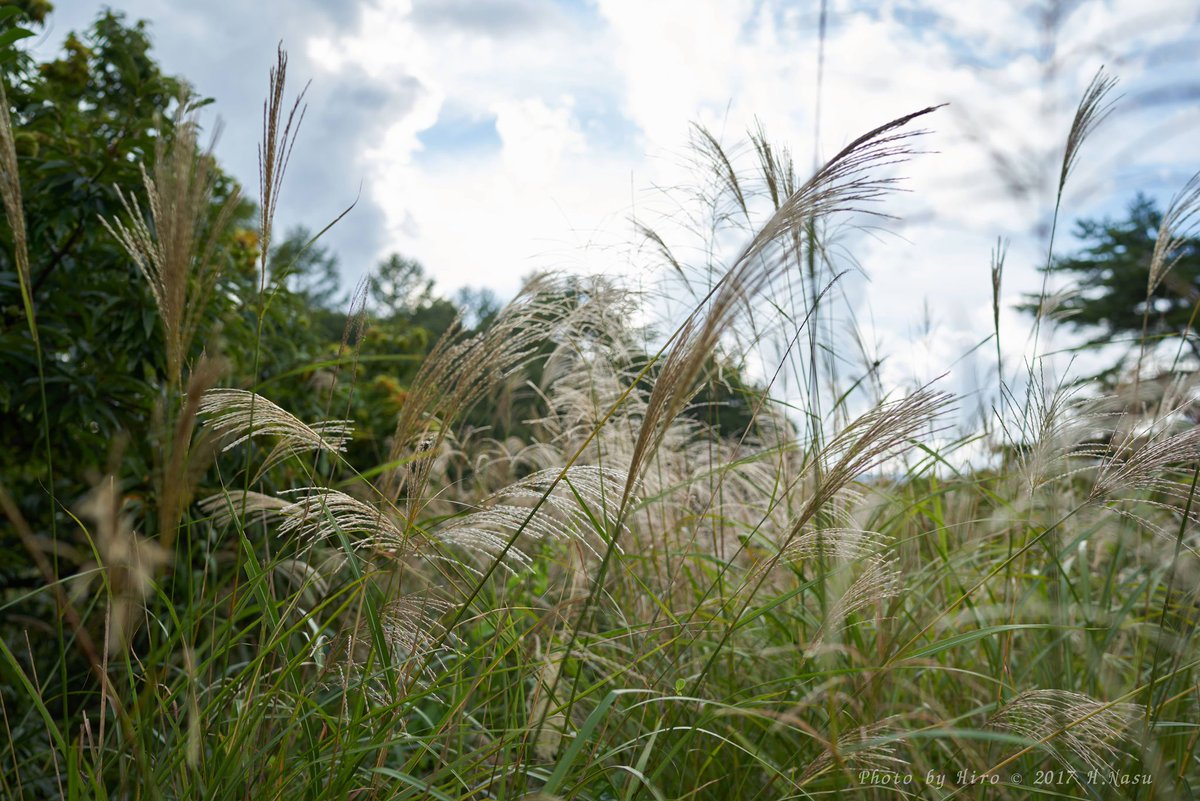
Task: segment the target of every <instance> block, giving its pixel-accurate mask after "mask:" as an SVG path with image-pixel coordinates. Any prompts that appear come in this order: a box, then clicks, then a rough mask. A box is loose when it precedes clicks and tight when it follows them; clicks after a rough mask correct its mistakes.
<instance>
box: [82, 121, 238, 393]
mask: <svg viewBox="0 0 1200 801" xmlns="http://www.w3.org/2000/svg"><path fill="white" fill-rule="evenodd" d="M185 106H186V104H185V103H181V104H180V111H179V113H178V114H177V115H176V117H175V132H174V136H173V137H172V139H171V141H170V144H169V145H168V144H167V143H166V142H165V141H163V140H162V139H160V140H159V142H158V144H157V146H156V148H155V153H154V170H153V175H151V174H148V173H147V172H146V169H145V167H144V166H143V167H142V168H141V169H142V185H143V187H144V189H145V192H146V200H147V204H148V206H149V219H148V220H147V217H146V215H145V214H143V212H142V209H141V206H140V204H139V203H138V201H137V200H136V198H132V197H126V196H125V194H124V193H122V192H121V190H120V189H119V188H118V189H117V195H118V197H119V198H120V200H121V205H122V206H123V208H124V210H125V214H126V216H127V217H128V218H129V221H128V223H126V222H123V221H121V220H119V219H114V220H111V221H110V220H106V219H103V218H101V220H100V222H101V224H103V225H104V227H105V229H107V230H108V232H109V233H110V234H112V236H113V237H114V238H115V239H116V240H117V241H118V242H119V243H120V244H121V247H122V248H124V249H125V252H126V253H127V254H128V255H129V258H130V259H132V260H133V263H134V264H135V265H137V268H138V270H140V271H141V273H142V275H143V276H144V277H145V279H146V283H147V284H148V285H149V287H150V293H151V295H153V297H154V303H155V306H157V308H158V315H159V319H160V320H161V321H162V326H163V332H164V335H165V340H166V351H167V353H166V355H167V375H168V377H169V379H170V380H171V382H172V384H173V385H174V386H176V387H178V386H180V382H181V380H182V370H183V362H184V359H186V358H187V354H188V350H189V349H190V347H191V343H192V340H193V338H194V337H195V334H196V331H197V328H198V327H199V325H200V321H201V320H202V319H203V316H204V311H205V307H206V306H207V303H208V299H209V297H210V296H211V294H212V291H213V288H214V286H215V285H216V282H217V279H218V278H219V277H220V274H221V269H222V265H223V263H224V262H223V260H222V259H221V258H219V257H218V255H217V253H216V251H217V245H218V243H219V242H220V239H221V236H222V234H223V233H224V231H225V229H226V228H227V227H228V225H229V223H230V222H231V221H232V219H233V214H234V211H235V209H236V207H237V204H238V200H239V196H238V192H237V190H234V191H232V192H230V194H229V197H227V198H226V199H225V200H224V201H223V202H222V203H221V205H220V206H219V207H218V208H217V209H216V210H215V211H214V210H213V208H212V200H213V192H214V191H215V189H216V181H217V169H216V159H215V158H214V157H213V154H212V145H210V146H209V148H208V149H207V150H205V151H203V152H201V151H200V150H199V147H198V138H199V125H198V123H197V122H196V119H195V117H192V116H185V115H184V111H183V109H184V107H185ZM214 139H215V138H214Z"/></svg>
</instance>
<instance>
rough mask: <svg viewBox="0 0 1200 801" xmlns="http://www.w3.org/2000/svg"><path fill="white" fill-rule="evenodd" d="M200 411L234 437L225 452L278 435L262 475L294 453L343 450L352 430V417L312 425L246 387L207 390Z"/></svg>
mask: <svg viewBox="0 0 1200 801" xmlns="http://www.w3.org/2000/svg"><path fill="white" fill-rule="evenodd" d="M199 413H200V416H201V417H203V418H207V420H208V425H209V427H210V428H212V429H213V430H214V431H215V432H216V433H218V434H220V435H223V436H229V437H232V438H233V439H232V440H231V441H229V442H227V443H226V444H225V447H224V448H223V449H222V450H225V451H228V450H229V449H231V448H234V447H236V446H238V445H240V444H242V443H243V442H246V441H247V440H249V439H251V438H252V437H258V436H273V437H278V438H279V441H278V442H277V443H276V445H275V447H274V448H273V449H272V450H271V452H270V453H268V454H267V458H266V459H264V460H263V463H262V465H261V466H260V467H259V469H258V475H259V476H261V475H262V474H263V473H265V472H266V471H267V470H268V469H270V468H271V467H273V466H274V465H276V464H278V463H279V462H280V461H282V460H283V459H286V458H287V457H288V456H292V455H294V454H299V453H305V452H308V451H318V450H322V451H329V452H331V453H340V452H343V451H345V450H346V443H347V442H349V441H350V437H351V434H352V432H353V426H352V422H351V421H350V420H326V421H324V422H320V423H313V424H312V425H309V424H307V423H305V422H303V421H301V420H300V419H299V418H298V417H296V416H295V415H293V414H291V413H290V412H287V411H284V410H283V409H281V408H280V407H279V406H277V405H276V404H274V403H272V402H271V401H269V400H267V399H266V398H264V397H263V396H262V395H259V394H257V393H254V392H247V391H246V390H243V389H210V390H208V391H207V392H205V393H204V398H203V400H201V402H200V411H199Z"/></svg>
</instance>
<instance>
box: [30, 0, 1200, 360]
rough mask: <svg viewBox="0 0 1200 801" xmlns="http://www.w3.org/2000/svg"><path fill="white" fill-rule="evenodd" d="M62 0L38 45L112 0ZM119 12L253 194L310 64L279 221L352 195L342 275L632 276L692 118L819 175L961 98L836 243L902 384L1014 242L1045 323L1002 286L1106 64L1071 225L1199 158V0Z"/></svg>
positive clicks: (978, 304) (844, 0) (1171, 181)
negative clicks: (859, 145)
mask: <svg viewBox="0 0 1200 801" xmlns="http://www.w3.org/2000/svg"><path fill="white" fill-rule="evenodd" d="M55 5H56V11H55V13H54V15H53V16H52V18H51V21H50V25H49V28H48V30H47V32H46V33H45V34H44V35H43V36H42V38H41V39H40V40H39V41H38V42H36V44H35V47H37V48H38V50H39V52H44V53H53V52H55V51H56V50H57V48H58V46H59V45H60V43H61V41H62V38H63V37H64V36H65V34H66V33H67V31H69V30H75V29H81V28H83V27H85V26H86V25H87V23H88V21H89V20H90V19H91V18H93V17H94V15H95V14H96V12H97V10H98V8H99V6H98V5H97V4H95V3H88V2H80V1H79V0H57V2H56V3H55ZM113 7H114V8H116V9H117V10H120V11H122V12H124V13H126V14H127V15H128V16H129V17H130V18H132V19H146V20H148V22H149V25H150V32H151V36H152V39H153V42H154V46H155V55H156V57H157V58H158V60H159V61H160V63H161V64H162V65H163V66H164V68H165V69H166V70H167V71H168V72H169V73H173V74H178V75H181V76H183V77H185V78H187V79H188V80H189V81H190V82H191V83H192V84H193V85H194V86H195V87H196V89H197V90H198V91H199V92H200V93H201V94H203V95H206V96H211V97H213V98H215V101H216V102H215V103H214V104H213V105H212V106H210V107H209V108H208V109H207V110H206V111H208V112H209V113H210V118H209V124H211V114H212V113H215V114H216V115H219V117H220V118H221V121H222V123H223V132H222V137H221V139H220V142H219V143H218V147H217V154H218V157H219V159H220V160H221V162H222V163H223V164H224V165H225V166H226V167H227V168H228V169H229V170H230V171H232V172H233V174H234V175H235V176H237V177H238V178H239V179H241V180H242V182H243V184H244V185H245V186H246V187H248V188H250V189H251V190H253V188H255V187H257V178H256V176H257V163H256V150H255V148H256V143H257V141H258V139H259V136H260V131H259V126H260V125H261V119H262V101H263V98H264V96H265V93H266V89H267V72H268V68H269V67H270V66H271V65H272V63H273V61H274V58H275V48H276V45H277V44H278V43H279V42H282V43H283V45H284V47H285V48H286V49H287V51H288V53H289V56H290V64H289V79H290V81H291V85H292V87H293V88H294V89H299V88H300V87H301V86H302V85H303V83H304V82H305V81H311V84H310V86H309V89H308V92H307V95H306V100H307V102H308V110H307V113H306V116H305V118H304V122H303V127H302V130H301V132H300V136H299V140H298V143H297V145H296V149H295V151H294V153H293V156H292V160H291V164H290V168H289V170H290V171H289V174H288V176H287V179H286V181H285V184H284V191H283V198H282V200H281V203H280V209H279V217H278V221H277V225H280V224H282V225H283V226H289V225H295V224H303V225H306V226H308V227H309V228H311V229H319V228H321V227H323V226H324V225H325V224H327V223H328V222H329V221H331V220H332V219H334V218H335V217H336V216H337V215H338V214H339V213H340V212H341V211H342V210H343V209H344V208H346V207H347V206H348V205H350V204H351V203H352V202H354V201H355V199H356V198H357V205H356V206H355V208H354V210H353V211H352V212H351V213H350V214H349V215H347V216H346V218H345V219H344V220H342V221H341V222H340V223H338V225H337V226H336V227H335V228H334V229H333V230H332V231H331V233H330V234H329V235H328V237H327V239H326V243H327V244H328V245H329V246H330V247H331V248H332V249H333V250H334V251H335V252H336V253H337V254H338V256H339V258H340V261H341V265H342V272H343V275H344V276H345V278H346V283H347V284H352V283H353V282H354V281H355V280H357V279H358V278H359V277H361V276H362V275H363V274H364V273H365V272H366V271H367V270H369V269H370V268H371V267H372V266H373V265H374V264H375V263H377V262H378V261H379V260H380V259H381V258H382V257H383V256H385V255H386V254H388V253H391V252H400V253H402V254H404V255H406V256H409V257H414V258H417V259H418V260H420V261H421V262H422V263H423V264H424V265H425V266H426V268H427V269H428V271H429V272H430V274H431V275H432V276H433V277H434V278H435V279H436V281H437V285H438V287H439V288H440V289H441V290H442V291H443V292H446V293H449V292H451V291H453V290H455V289H457V288H460V287H463V286H474V287H481V286H486V287H489V288H492V289H493V290H495V291H496V292H497V293H498V294H500V295H501V296H506V295H511V294H512V293H513V292H514V291H515V290H516V289H517V287H518V286H519V285H520V282H521V279H522V277H523V276H526V275H528V274H529V273H530V272H532V271H534V270H537V269H559V270H567V271H591V272H595V271H607V272H621V273H626V274H632V275H642V274H645V273H647V272H648V271H651V270H653V269H654V265H653V264H652V263H651V262H652V260H653V259H652V257H653V254H652V253H651V252H650V251H648V250H647V249H645V248H641V247H638V241H637V237H636V231H635V225H634V222H635V221H636V222H639V223H645V224H651V225H655V226H660V227H662V228H663V229H664V230H665V231H667V232H668V233H670V234H671V235H676V234H677V235H678V236H679V237H680V238H681V239H682V238H684V232H683V231H682V230H681V229H679V227H678V225H677V224H676V223H677V221H678V210H679V209H680V208H681V206H682V205H684V204H686V202H687V196H686V192H684V188H685V187H687V186H689V185H692V184H694V183H695V182H696V181H697V176H696V167H695V160H694V159H693V158H691V157H690V156H689V150H688V143H689V137H690V136H691V131H692V128H691V126H692V124H693V123H699V124H702V125H705V126H707V127H708V128H709V130H711V131H712V132H713V133H714V134H715V135H716V136H717V137H718V138H719V139H720V140H721V142H722V143H723V144H724V145H725V146H726V147H728V148H729V149H730V150H731V152H735V153H736V152H743V153H744V152H745V150H746V148H745V141H746V133H747V131H748V130H750V129H751V128H752V127H755V126H758V125H761V126H762V128H763V129H764V130H765V131H766V133H767V135H768V136H769V138H770V139H771V141H772V142H774V143H775V144H776V146H779V147H784V146H786V147H788V148H790V150H791V152H792V153H793V155H794V157H795V161H796V164H797V167H798V168H799V169H800V171H801V172H804V171H806V170H807V169H809V168H810V167H811V166H812V165H813V163H814V159H819V158H827V157H829V156H831V155H832V154H834V153H836V152H837V151H838V150H839V149H840V148H841V147H842V146H844V145H845V144H846V143H848V142H849V141H851V140H852V139H853V138H854V137H856V136H857V135H859V134H860V133H863V132H865V131H867V130H869V129H871V128H873V127H875V126H877V125H879V124H881V123H883V122H886V121H888V120H890V119H892V118H894V117H898V116H900V115H902V114H905V113H907V112H910V111H914V110H916V109H919V108H923V107H925V106H929V105H934V104H939V103H948V104H949V105H948V106H946V107H945V108H943V109H941V110H939V111H938V112H937V113H936V114H934V115H932V116H931V117H929V118H927V119H928V121H927V122H926V123H925V127H926V128H928V129H929V130H930V133H929V135H928V136H927V137H926V138H925V139H924V140H923V141H922V143H921V147H922V149H923V150H927V151H931V152H929V153H926V154H924V155H922V156H920V157H919V158H916V159H914V160H913V161H911V162H909V163H907V164H905V165H903V166H902V169H901V171H900V172H901V174H903V175H904V176H905V178H906V181H905V184H904V188H905V190H906V192H904V193H903V194H901V195H897V196H896V197H894V198H892V199H890V200H889V201H888V202H887V204H886V208H884V209H881V210H883V211H886V212H888V213H889V214H891V215H893V216H894V218H895V219H893V220H890V221H888V222H887V223H885V224H883V225H882V226H880V227H878V228H874V229H872V230H870V231H859V232H851V233H850V234H849V235H847V236H846V237H845V238H844V240H843V241H842V242H841V243H840V244H841V246H842V247H843V248H844V249H845V251H846V252H847V253H850V254H852V258H853V262H854V264H855V265H856V270H857V272H856V273H855V280H854V281H853V282H852V283H850V284H849V285H848V288H847V289H846V290H845V292H846V299H847V302H848V303H849V304H850V305H851V306H852V307H854V309H855V314H856V317H857V318H858V319H859V321H860V324H861V325H862V326H863V328H864V329H865V331H866V333H867V336H868V338H869V339H870V340H871V342H872V343H873V346H875V347H877V348H878V349H879V350H881V351H883V353H881V355H883V356H886V357H887V358H886V359H885V371H886V373H887V380H888V381H889V382H892V383H904V382H906V381H907V382H912V381H920V380H924V379H927V378H930V377H932V376H934V375H937V374H940V372H942V371H943V370H944V369H945V367H946V366H947V365H950V364H954V363H958V362H960V361H961V357H962V355H963V354H964V353H967V352H968V351H970V349H971V348H972V347H973V346H974V345H976V344H977V343H978V342H980V341H981V340H982V339H983V338H984V337H986V336H987V334H988V333H989V332H990V331H991V330H992V287H991V282H990V277H989V271H990V265H991V254H992V251H993V249H994V248H995V247H996V244H997V241H998V240H1000V239H1003V240H1005V241H1006V242H1007V244H1008V256H1007V262H1006V273H1005V283H1004V289H1003V297H1004V300H1005V303H1006V306H1008V307H1009V308H1007V309H1006V311H1005V312H1004V315H1003V318H1002V324H1001V332H1002V337H1001V339H1002V345H1003V348H1004V350H1005V352H1006V353H1011V354H1014V355H1019V354H1020V353H1021V352H1022V349H1023V348H1024V347H1025V346H1026V344H1027V342H1028V333H1029V328H1030V323H1029V320H1028V319H1027V318H1023V317H1022V316H1021V315H1020V314H1019V313H1017V312H1015V311H1013V310H1012V309H1011V306H1012V305H1013V304H1015V303H1016V302H1017V301H1018V300H1019V299H1020V297H1021V293H1022V292H1026V291H1036V290H1037V289H1038V288H1039V286H1040V281H1041V279H1040V277H1039V275H1038V272H1037V269H1036V267H1037V265H1038V264H1041V263H1044V262H1045V259H1046V244H1047V240H1046V235H1047V231H1048V222H1049V218H1050V217H1049V215H1050V211H1051V209H1052V207H1053V202H1054V191H1055V186H1056V179H1057V173H1058V167H1059V161H1060V159H1061V154H1062V147H1063V142H1064V141H1065V138H1066V134H1067V131H1068V128H1069V126H1070V122H1071V116H1072V114H1073V112H1074V108H1075V105H1076V103H1077V101H1078V99H1079V97H1080V95H1081V94H1082V92H1083V91H1084V89H1085V87H1086V86H1087V84H1088V82H1089V80H1091V78H1092V77H1093V75H1094V74H1095V73H1096V71H1097V69H1099V68H1100V67H1101V66H1103V67H1104V68H1105V69H1106V71H1107V72H1108V73H1109V74H1111V75H1113V76H1115V77H1116V78H1118V79H1119V81H1120V83H1119V86H1118V90H1117V93H1118V94H1119V95H1120V100H1119V102H1118V104H1117V106H1116V107H1115V109H1114V112H1113V114H1112V115H1111V117H1110V118H1109V119H1108V120H1107V122H1106V123H1105V124H1104V125H1103V126H1102V127H1101V128H1100V129H1099V130H1097V131H1096V133H1095V135H1094V136H1093V138H1092V139H1091V140H1089V142H1088V143H1087V145H1086V146H1085V149H1084V151H1083V153H1082V155H1081V158H1080V163H1079V166H1078V168H1077V170H1076V172H1075V173H1074V174H1073V176H1072V180H1071V182H1070V183H1069V185H1068V191H1067V192H1066V194H1065V196H1064V199H1063V218H1064V220H1065V221H1066V222H1067V223H1069V221H1071V220H1074V219H1076V218H1079V217H1084V216H1099V215H1110V216H1119V215H1120V213H1121V211H1122V210H1123V209H1124V207H1125V206H1126V205H1127V204H1128V202H1129V201H1130V199H1131V198H1132V197H1133V195H1134V193H1135V192H1137V191H1143V192H1146V193H1147V194H1150V195H1152V196H1154V197H1156V198H1159V199H1160V201H1163V202H1165V201H1166V200H1168V199H1169V198H1170V196H1171V195H1172V193H1174V192H1175V191H1177V190H1178V189H1179V188H1180V187H1182V186H1183V184H1184V183H1185V182H1186V181H1187V179H1188V178H1189V177H1190V176H1191V175H1192V173H1193V172H1195V171H1196V170H1197V169H1200V137H1198V136H1196V133H1197V128H1198V126H1200V81H1197V80H1196V79H1195V78H1194V77H1192V76H1194V75H1196V74H1200V73H1198V72H1197V70H1196V67H1197V53H1200V47H1198V44H1200V41H1198V40H1200V6H1197V4H1196V3H1195V2H1194V0H1084V1H1083V2H1060V3H1051V2H1017V1H1014V2H992V1H991V0H957V1H956V2H949V1H947V0H940V1H938V0H882V1H881V2H857V1H856V0H829V2H828V3H827V4H825V6H824V12H825V13H824V38H823V39H822V36H821V28H822V3H821V2H819V0H801V1H800V2H792V1H787V2H770V1H769V0H758V1H757V2H751V1H750V0H714V1H713V2H704V1H702V0H563V1H562V2H535V0H256V2H253V3H246V2H244V0H206V2H202V3H197V2H194V0H118V2H115V3H114V4H113ZM822 41H823V47H822V45H821V43H822ZM818 76H819V77H818ZM673 226H674V227H673ZM1064 227H1065V228H1068V229H1069V225H1065V226H1064ZM680 244H681V251H680V252H682V253H684V254H686V253H688V252H689V251H687V250H686V248H684V247H682V245H683V244H685V243H682V242H681V243H680ZM1058 244H1059V246H1060V248H1065V249H1069V248H1070V247H1071V245H1072V242H1071V239H1070V236H1069V233H1065V234H1064V233H1060V238H1059V242H1058ZM660 266H661V265H660Z"/></svg>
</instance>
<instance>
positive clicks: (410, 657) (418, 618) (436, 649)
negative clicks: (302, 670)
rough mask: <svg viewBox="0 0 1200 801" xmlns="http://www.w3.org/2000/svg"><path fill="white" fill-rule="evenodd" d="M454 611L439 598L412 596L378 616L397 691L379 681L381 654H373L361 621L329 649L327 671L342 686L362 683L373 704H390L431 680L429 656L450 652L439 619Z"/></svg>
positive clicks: (398, 600) (433, 669) (432, 662)
mask: <svg viewBox="0 0 1200 801" xmlns="http://www.w3.org/2000/svg"><path fill="white" fill-rule="evenodd" d="M453 608H454V605H453V604H451V603H449V602H447V601H443V600H441V599H439V598H433V597H430V596H428V595H423V594H422V595H417V594H410V595H402V596H400V597H398V598H395V599H393V600H391V601H389V602H388V603H387V604H386V605H385V606H384V607H383V609H381V610H380V612H379V630H380V633H382V635H383V640H384V642H383V643H382V646H383V648H382V651H383V653H384V654H385V655H386V658H387V659H388V660H389V661H390V663H391V667H393V668H395V670H396V671H397V675H396V682H397V683H396V685H395V686H389V685H387V684H386V683H385V682H384V680H383V679H384V676H386V675H387V672H386V671H385V670H384V669H383V665H380V664H379V663H378V661H377V658H376V656H377V655H378V653H379V651H380V649H379V648H376V646H375V639H374V636H373V634H372V628H371V626H370V625H368V623H367V621H365V620H364V621H362V622H361V623H360V624H359V625H358V626H357V627H355V628H353V629H351V630H348V631H346V632H344V633H343V634H342V635H341V636H339V637H338V638H337V639H336V640H335V641H334V642H333V643H332V645H331V647H330V649H329V653H328V654H327V655H326V656H325V662H324V666H325V669H326V670H328V671H332V672H333V673H334V674H335V675H337V676H338V677H339V679H340V682H339V683H340V684H342V685H343V686H344V685H346V684H348V683H350V682H351V681H352V680H357V679H361V680H363V681H365V683H366V689H367V692H368V693H369V694H370V695H371V697H372V698H374V699H375V700H377V701H380V702H383V703H394V702H395V701H396V700H397V698H398V697H400V696H402V695H403V694H404V693H405V692H406V691H407V689H408V688H409V687H411V685H412V682H413V681H418V682H419V681H422V680H428V679H431V678H433V676H434V675H435V672H436V661H435V660H434V659H432V658H431V657H432V656H433V655H435V654H436V653H451V652H453V648H452V646H450V645H449V644H447V642H446V640H447V632H446V628H445V626H443V625H442V623H441V618H442V617H443V616H444V615H445V614H446V613H447V612H449V611H450V610H451V609H453ZM368 669H369V670H370V672H369V673H368V672H367V671H368Z"/></svg>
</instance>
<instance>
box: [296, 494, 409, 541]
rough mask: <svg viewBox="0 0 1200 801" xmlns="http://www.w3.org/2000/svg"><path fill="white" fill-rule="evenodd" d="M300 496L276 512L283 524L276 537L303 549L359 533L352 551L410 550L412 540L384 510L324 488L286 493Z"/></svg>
mask: <svg viewBox="0 0 1200 801" xmlns="http://www.w3.org/2000/svg"><path fill="white" fill-rule="evenodd" d="M284 492H285V494H295V495H298V496H300V497H299V498H298V499H297V500H295V501H292V502H291V503H288V504H287V505H286V506H283V507H281V508H280V509H279V510H278V512H277V513H276V514H277V515H278V516H279V518H280V519H282V521H283V522H282V523H280V524H279V534H280V535H282V536H289V537H295V538H297V539H298V540H299V541H300V542H301V543H303V544H304V546H305V547H311V546H314V545H319V544H321V543H324V542H325V541H327V540H330V539H336V538H337V536H338V535H339V534H359V535H362V536H359V537H357V538H355V539H354V540H353V541H352V544H353V547H355V548H368V549H371V550H376V551H387V552H391V553H397V554H403V553H408V552H409V551H410V550H412V546H413V544H414V543H413V540H412V537H411V536H410V535H409V533H408V532H406V531H405V529H403V528H401V527H400V526H399V525H397V524H396V523H395V521H393V520H392V519H391V517H389V516H388V515H387V513H385V512H384V511H383V509H381V508H379V507H377V506H374V505H372V504H369V503H367V502H366V501H360V500H359V499H357V498H354V497H352V496H350V495H347V494H346V493H344V492H339V491H338V490H334V489H328V488H327V487H300V488H297V489H292V490H285V491H284Z"/></svg>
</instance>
